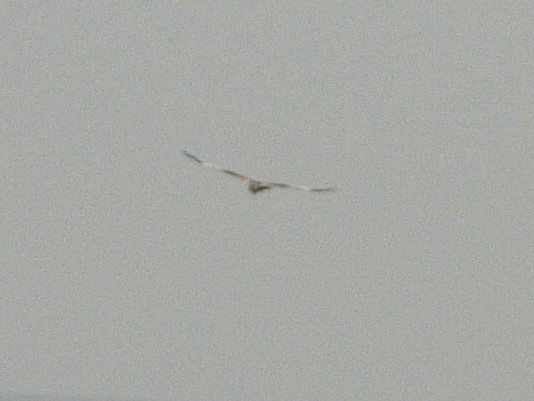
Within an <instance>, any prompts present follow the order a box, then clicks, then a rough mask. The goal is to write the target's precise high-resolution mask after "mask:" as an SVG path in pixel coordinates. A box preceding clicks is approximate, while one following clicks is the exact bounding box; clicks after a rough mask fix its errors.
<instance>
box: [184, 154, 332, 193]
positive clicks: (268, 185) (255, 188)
mask: <svg viewBox="0 0 534 401" xmlns="http://www.w3.org/2000/svg"><path fill="white" fill-rule="evenodd" d="M183 154H184V155H185V156H187V157H188V158H190V159H191V160H193V161H195V162H197V163H199V164H200V165H202V166H204V167H208V168H211V169H214V170H217V171H220V172H222V173H225V174H227V175H230V176H232V177H234V178H237V179H238V180H240V181H243V182H245V183H246V184H247V185H248V190H249V191H250V193H251V194H252V195H255V194H257V193H258V192H261V191H265V190H268V189H273V188H289V189H298V190H301V191H308V192H332V191H335V190H336V188H333V187H329V188H309V187H303V186H293V185H289V184H283V183H280V182H263V181H258V180H255V179H253V178H250V177H247V176H246V175H242V174H238V173H236V172H234V171H231V170H227V169H224V168H222V167H219V166H217V165H216V164H213V163H209V162H205V161H203V160H200V159H199V158H198V157H196V156H194V155H192V154H191V153H189V152H186V151H183Z"/></svg>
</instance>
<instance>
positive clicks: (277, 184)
mask: <svg viewBox="0 0 534 401" xmlns="http://www.w3.org/2000/svg"><path fill="white" fill-rule="evenodd" d="M262 184H265V185H269V186H270V187H271V188H287V189H297V190H299V191H308V192H334V191H337V188H335V187H328V188H310V187H304V186H301V185H289V184H284V183H281V182H265V183H262Z"/></svg>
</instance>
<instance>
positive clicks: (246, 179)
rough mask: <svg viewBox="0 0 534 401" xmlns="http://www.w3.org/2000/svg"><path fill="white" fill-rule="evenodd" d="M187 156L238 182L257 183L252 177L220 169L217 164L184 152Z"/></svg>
mask: <svg viewBox="0 0 534 401" xmlns="http://www.w3.org/2000/svg"><path fill="white" fill-rule="evenodd" d="M182 153H183V154H184V155H185V156H187V157H189V158H190V159H191V160H194V161H196V162H197V163H199V164H200V165H201V166H204V167H208V168H211V169H213V170H217V171H220V172H221V173H224V174H228V175H230V176H232V177H234V178H237V179H238V180H241V181H244V182H246V183H249V182H251V181H255V180H253V179H252V178H250V177H247V176H246V175H242V174H238V173H236V172H234V171H232V170H227V169H225V168H222V167H219V166H217V165H216V164H213V163H210V162H205V161H203V160H200V159H199V158H198V157H196V156H194V155H192V154H191V153H189V152H187V151H185V150H184V151H183V152H182Z"/></svg>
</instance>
